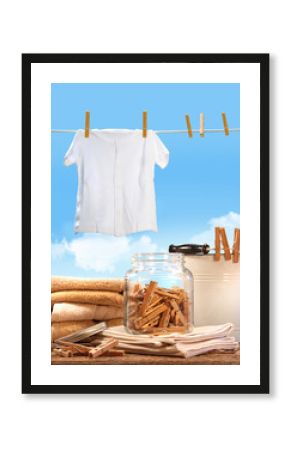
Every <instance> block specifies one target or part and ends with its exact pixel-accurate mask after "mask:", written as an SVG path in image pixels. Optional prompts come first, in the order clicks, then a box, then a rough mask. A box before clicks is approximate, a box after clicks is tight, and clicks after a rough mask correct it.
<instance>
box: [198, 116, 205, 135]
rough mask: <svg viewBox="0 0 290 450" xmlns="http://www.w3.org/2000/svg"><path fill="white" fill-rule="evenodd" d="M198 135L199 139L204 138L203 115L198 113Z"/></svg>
mask: <svg viewBox="0 0 290 450" xmlns="http://www.w3.org/2000/svg"><path fill="white" fill-rule="evenodd" d="M199 135H200V137H204V114H203V113H200V115H199Z"/></svg>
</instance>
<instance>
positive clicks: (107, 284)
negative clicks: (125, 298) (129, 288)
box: [51, 277, 124, 292]
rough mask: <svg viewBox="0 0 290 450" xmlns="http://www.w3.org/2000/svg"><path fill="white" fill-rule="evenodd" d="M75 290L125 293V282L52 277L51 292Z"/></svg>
mask: <svg viewBox="0 0 290 450" xmlns="http://www.w3.org/2000/svg"><path fill="white" fill-rule="evenodd" d="M73 290H79V291H81V290H87V291H112V292H123V291H124V281H123V280H118V279H114V278H112V279H106V280H102V279H93V278H73V277H51V292H57V291H73Z"/></svg>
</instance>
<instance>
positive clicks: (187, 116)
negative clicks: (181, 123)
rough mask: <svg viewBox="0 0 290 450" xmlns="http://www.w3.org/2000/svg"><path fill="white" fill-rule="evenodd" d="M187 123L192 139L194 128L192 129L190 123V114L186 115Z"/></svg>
mask: <svg viewBox="0 0 290 450" xmlns="http://www.w3.org/2000/svg"><path fill="white" fill-rule="evenodd" d="M185 121H186V126H187V132H188V136H189V137H190V138H192V136H193V133H192V127H191V123H190V117H189V114H185Z"/></svg>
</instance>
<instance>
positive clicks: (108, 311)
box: [51, 303, 123, 322]
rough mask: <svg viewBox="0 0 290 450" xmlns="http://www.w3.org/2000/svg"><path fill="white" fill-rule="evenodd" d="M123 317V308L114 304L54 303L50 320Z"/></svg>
mask: <svg viewBox="0 0 290 450" xmlns="http://www.w3.org/2000/svg"><path fill="white" fill-rule="evenodd" d="M122 317H123V309H122V308H116V307H115V306H100V305H88V304H86V303H81V304H79V303H55V304H54V305H53V310H52V314H51V321H52V322H64V321H67V320H108V319H120V318H122Z"/></svg>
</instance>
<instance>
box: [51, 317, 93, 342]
mask: <svg viewBox="0 0 290 450" xmlns="http://www.w3.org/2000/svg"><path fill="white" fill-rule="evenodd" d="M94 324H95V322H93V321H92V320H82V321H76V322H74V321H70V322H57V323H53V324H52V325H51V340H52V341H55V340H56V339H59V338H61V337H63V336H67V335H68V334H71V333H75V332H76V331H78V330H82V329H84V328H87V327H90V326H92V325H94Z"/></svg>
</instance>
